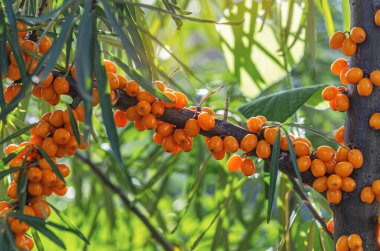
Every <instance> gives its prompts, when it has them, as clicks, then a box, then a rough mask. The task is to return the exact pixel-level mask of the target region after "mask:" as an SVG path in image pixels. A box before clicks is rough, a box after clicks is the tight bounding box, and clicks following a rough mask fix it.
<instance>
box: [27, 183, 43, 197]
mask: <svg viewBox="0 0 380 251" xmlns="http://www.w3.org/2000/svg"><path fill="white" fill-rule="evenodd" d="M42 191H43V187H42V185H41V183H33V182H29V183H28V193H29V194H31V195H33V196H39V195H42Z"/></svg>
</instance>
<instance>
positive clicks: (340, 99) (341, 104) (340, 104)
mask: <svg viewBox="0 0 380 251" xmlns="http://www.w3.org/2000/svg"><path fill="white" fill-rule="evenodd" d="M335 106H336V110H337V111H339V112H345V111H347V110H348V108H350V101H349V99H348V97H347V95H345V94H342V93H339V94H338V95H337V96H336V98H335Z"/></svg>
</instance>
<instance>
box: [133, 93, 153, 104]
mask: <svg viewBox="0 0 380 251" xmlns="http://www.w3.org/2000/svg"><path fill="white" fill-rule="evenodd" d="M137 100H138V101H146V102H148V103H149V104H151V103H153V102H154V101H155V100H156V97H155V96H153V95H152V94H150V93H149V92H147V91H145V90H143V91H140V92H139V94H138V95H137Z"/></svg>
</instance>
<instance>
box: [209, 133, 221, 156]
mask: <svg viewBox="0 0 380 251" xmlns="http://www.w3.org/2000/svg"><path fill="white" fill-rule="evenodd" d="M207 147H208V149H209V150H210V151H211V152H213V153H216V152H220V151H222V150H223V140H222V139H221V138H220V137H219V136H214V137H211V138H210V139H209V140H208V142H207Z"/></svg>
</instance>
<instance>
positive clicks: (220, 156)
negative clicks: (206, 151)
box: [211, 149, 226, 160]
mask: <svg viewBox="0 0 380 251" xmlns="http://www.w3.org/2000/svg"><path fill="white" fill-rule="evenodd" d="M211 155H212V157H214V159H216V160H222V159H224V157H226V150H225V149H223V150H222V151H220V152H213V153H211Z"/></svg>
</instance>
